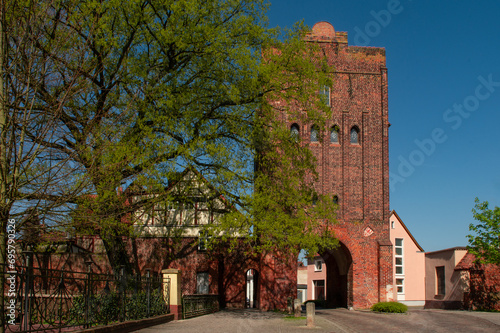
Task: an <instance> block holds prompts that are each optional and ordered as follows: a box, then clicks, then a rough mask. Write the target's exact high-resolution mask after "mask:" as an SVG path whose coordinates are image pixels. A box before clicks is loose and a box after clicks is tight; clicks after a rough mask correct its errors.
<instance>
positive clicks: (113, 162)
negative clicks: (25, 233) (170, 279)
mask: <svg viewBox="0 0 500 333" xmlns="http://www.w3.org/2000/svg"><path fill="white" fill-rule="evenodd" d="M266 8H267V5H266V4H265V2H264V1H261V0H234V1H203V0H178V1H167V0H89V1H81V0H54V1H53V2H51V3H50V6H49V8H41V7H40V6H34V5H33V3H32V2H30V1H26V2H20V3H19V5H18V7H17V9H16V10H19V11H20V12H26V13H29V12H30V10H35V11H36V10H41V11H42V12H43V13H44V15H46V19H45V20H44V21H43V22H38V24H39V29H37V31H38V32H39V33H37V34H36V35H35V34H33V35H29V36H30V39H29V43H30V45H31V46H32V47H31V48H30V49H29V50H26V51H24V53H23V55H22V57H23V59H37V64H38V65H39V66H42V67H43V68H47V69H48V73H47V74H45V75H42V76H40V77H38V76H36V75H34V74H30V75H28V76H26V77H20V78H19V79H18V80H24V82H27V81H30V82H33V83H32V84H33V85H34V86H35V87H36V89H33V96H32V103H31V108H32V109H33V110H34V112H36V113H37V114H40V115H44V116H45V117H48V118H49V119H51V120H52V122H51V123H50V124H51V126H52V128H53V131H52V134H53V136H52V137H50V138H47V137H43V136H38V135H37V132H36V131H35V130H32V129H27V130H26V133H25V137H27V138H29V140H31V142H33V145H36V146H39V147H43V148H44V149H45V150H47V151H51V152H53V153H54V154H57V156H58V159H60V160H66V159H69V160H70V161H71V163H69V164H68V166H69V167H71V168H72V172H71V174H70V175H69V176H68V177H67V178H68V179H70V180H68V181H69V182H70V183H71V184H78V188H80V189H84V191H82V193H81V195H80V196H79V199H78V200H77V201H76V202H75V204H76V205H77V207H78V210H77V211H76V213H74V214H72V216H73V218H74V219H73V221H72V224H71V225H69V226H68V227H74V226H75V225H77V226H78V229H79V231H80V232H82V231H85V230H86V231H88V232H92V233H97V234H98V235H99V236H100V237H101V238H102V240H103V242H104V245H105V248H106V250H107V254H108V257H109V260H110V263H111V264H112V265H113V266H114V268H115V269H116V268H118V267H120V266H122V265H125V266H126V267H128V268H129V269H130V265H129V260H128V258H127V256H126V249H125V244H124V242H123V238H122V236H130V235H131V234H132V229H131V228H130V225H129V224H127V223H124V221H126V220H129V219H130V216H131V213H132V212H134V211H136V210H139V209H145V208H147V207H151V206H152V205H154V204H155V203H156V202H158V201H160V200H165V199H168V194H167V193H164V194H162V192H161V189H163V188H164V187H165V186H166V185H167V183H168V180H169V179H172V178H174V175H175V174H176V173H177V172H178V171H179V170H181V169H183V168H185V167H186V166H189V165H191V166H194V167H195V168H196V169H197V170H199V171H200V172H201V173H202V174H203V175H204V176H205V177H206V178H207V179H208V180H209V181H210V182H211V183H212V184H213V185H214V186H215V187H216V188H217V189H219V191H220V192H221V193H222V194H223V195H224V196H225V197H226V198H228V199H229V200H230V201H231V202H232V203H233V205H234V206H235V207H237V208H239V209H240V213H238V214H236V215H237V216H231V214H229V215H228V216H229V217H231V218H225V219H223V221H221V224H220V227H221V228H220V229H218V230H217V233H218V234H219V235H220V234H223V235H227V236H228V237H232V236H234V235H242V232H246V233H247V234H248V233H250V235H252V237H250V240H251V241H252V242H253V244H255V245H256V246H258V247H259V248H263V247H273V246H274V247H276V246H278V247H283V246H285V245H288V246H291V247H294V248H297V247H306V248H311V249H312V250H313V251H314V250H316V249H317V244H320V245H322V246H332V245H334V243H335V242H334V240H333V238H331V237H329V236H331V230H330V229H329V228H328V226H326V227H325V226H324V224H322V223H318V221H322V220H321V219H327V220H328V221H333V220H334V216H333V213H332V211H333V210H332V209H331V208H332V206H333V205H332V202H331V198H326V197H323V196H318V195H316V194H315V191H314V187H313V183H314V180H315V175H316V173H315V170H314V163H313V162H314V159H313V157H312V155H311V153H310V152H309V150H308V149H307V147H306V146H304V145H301V144H300V142H296V141H295V140H291V139H290V137H289V129H287V128H284V125H283V119H282V118H280V117H282V115H283V114H289V116H291V117H295V118H302V119H314V121H315V122H316V123H321V121H322V120H324V119H325V117H326V116H328V108H327V107H326V105H325V104H324V103H323V102H322V101H321V99H320V98H319V96H318V91H319V89H320V87H321V86H322V85H325V84H328V78H327V75H328V72H329V69H328V68H327V67H325V65H324V62H323V61H321V57H320V56H319V54H320V53H318V52H316V50H314V48H311V47H308V46H306V45H305V44H304V43H303V42H302V40H301V37H302V34H303V32H304V29H303V27H300V26H298V27H296V28H295V29H293V30H292V31H291V32H289V33H286V34H283V33H280V31H279V30H278V29H269V28H267V27H266V26H265V16H264V13H265V11H266ZM61 40H62V41H64V42H63V43H61ZM54 45H57V47H54ZM263 152H264V153H263ZM255 161H258V164H259V165H258V166H257V167H256V165H255ZM85 182H87V183H88V184H87V183H85ZM131 183H134V184H135V186H137V187H140V188H143V189H146V190H151V191H154V193H156V195H155V196H144V199H142V200H135V201H133V202H132V201H127V198H126V196H125V195H122V194H120V191H119V188H120V187H124V186H128V185H129V184H131ZM81 184H84V185H81ZM74 186H75V185H73V187H74ZM42 194H43V195H42ZM42 194H40V195H39V198H44V199H45V200H46V201H51V200H52V201H54V200H56V201H57V200H59V199H60V198H62V199H64V198H65V197H66V196H60V195H58V193H57V192H51V191H44V193H42ZM316 198H318V202H315V204H313V202H312V201H313V199H314V201H316ZM71 201H73V200H71ZM233 215H234V214H233ZM304 240H305V241H304ZM315 244H316V245H315Z"/></svg>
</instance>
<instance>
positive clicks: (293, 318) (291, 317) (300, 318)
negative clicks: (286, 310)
mask: <svg viewBox="0 0 500 333" xmlns="http://www.w3.org/2000/svg"><path fill="white" fill-rule="evenodd" d="M285 319H287V320H304V319H306V317H295V316H286V317H285Z"/></svg>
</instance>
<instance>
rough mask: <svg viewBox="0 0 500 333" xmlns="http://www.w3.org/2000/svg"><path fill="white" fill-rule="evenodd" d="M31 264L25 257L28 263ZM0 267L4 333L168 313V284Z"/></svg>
mask: <svg viewBox="0 0 500 333" xmlns="http://www.w3.org/2000/svg"><path fill="white" fill-rule="evenodd" d="M28 258H29V257H28ZM27 264H28V265H27V266H12V265H9V266H5V267H2V266H0V270H1V271H0V274H3V275H4V281H5V283H4V289H3V292H4V304H3V306H4V311H3V313H4V314H6V316H7V319H6V326H5V330H4V331H5V332H47V331H50V332H60V331H61V330H63V329H64V331H69V330H78V329H82V328H89V327H91V326H97V325H107V324H111V323H115V322H122V321H127V320H137V319H142V318H149V317H153V316H157V315H161V314H166V313H168V312H169V305H168V300H169V299H170V297H169V292H170V279H167V278H165V279H163V278H162V276H161V275H159V276H151V274H150V272H149V271H148V272H147V274H146V275H145V276H128V275H127V274H124V273H123V272H122V273H121V274H119V275H118V276H116V275H109V274H96V273H93V272H92V270H91V269H90V265H89V269H88V271H87V272H71V271H62V270H52V269H43V268H39V267H33V264H32V261H31V260H27Z"/></svg>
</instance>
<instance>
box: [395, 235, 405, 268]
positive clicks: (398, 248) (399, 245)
mask: <svg viewBox="0 0 500 333" xmlns="http://www.w3.org/2000/svg"><path fill="white" fill-rule="evenodd" d="M394 258H395V259H396V261H395V266H394V267H396V275H402V274H404V265H403V238H396V242H395V244H394Z"/></svg>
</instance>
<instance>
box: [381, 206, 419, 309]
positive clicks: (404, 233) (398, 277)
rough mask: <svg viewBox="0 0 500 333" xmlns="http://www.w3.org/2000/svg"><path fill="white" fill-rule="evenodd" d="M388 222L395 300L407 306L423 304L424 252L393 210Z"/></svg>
mask: <svg viewBox="0 0 500 333" xmlns="http://www.w3.org/2000/svg"><path fill="white" fill-rule="evenodd" d="M389 224H390V230H391V242H392V244H393V245H394V250H393V253H394V261H393V264H394V292H395V300H397V301H398V302H400V303H404V304H406V305H408V306H424V305H425V252H424V250H423V249H422V247H421V246H420V245H419V244H418V242H417V241H416V239H415V238H414V237H413V235H412V234H411V232H410V230H408V228H407V227H406V225H405V224H404V222H403V220H401V218H400V217H399V215H398V214H397V213H396V212H395V211H392V213H391V217H390V220H389Z"/></svg>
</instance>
